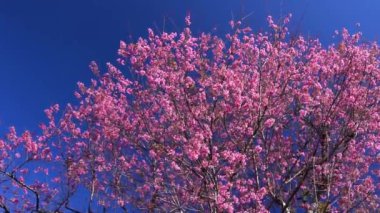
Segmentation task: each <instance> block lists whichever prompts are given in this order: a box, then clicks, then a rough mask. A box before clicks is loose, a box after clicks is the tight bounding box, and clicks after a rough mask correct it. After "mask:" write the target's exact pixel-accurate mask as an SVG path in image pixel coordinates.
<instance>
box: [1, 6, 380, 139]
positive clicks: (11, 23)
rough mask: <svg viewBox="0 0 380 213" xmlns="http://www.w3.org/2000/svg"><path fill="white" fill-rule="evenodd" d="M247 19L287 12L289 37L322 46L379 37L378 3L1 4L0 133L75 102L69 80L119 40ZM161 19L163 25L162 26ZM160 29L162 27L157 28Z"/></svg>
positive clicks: (260, 21) (257, 23)
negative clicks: (352, 34)
mask: <svg viewBox="0 0 380 213" xmlns="http://www.w3.org/2000/svg"><path fill="white" fill-rule="evenodd" d="M251 12H253V14H252V15H251V16H249V17H248V18H247V19H246V23H247V24H249V25H250V26H251V27H252V28H253V29H254V30H255V31H259V30H262V29H265V27H266V21H265V19H266V17H267V15H273V16H274V17H275V19H276V18H279V17H281V16H285V15H286V14H288V13H289V12H290V13H292V14H293V17H294V18H293V19H292V23H291V27H290V28H291V30H292V31H291V32H292V33H296V32H301V33H302V34H304V35H308V36H312V37H319V38H320V39H321V41H322V42H323V43H324V44H325V45H327V44H330V43H332V42H334V41H336V40H334V39H333V38H332V35H333V32H334V30H335V29H341V28H342V27H344V26H346V27H347V28H349V29H351V30H357V27H355V24H356V23H360V24H361V27H360V28H359V30H360V31H362V32H363V34H364V38H365V39H366V40H378V39H379V38H380V37H379V36H380V1H378V0H360V1H359V0H251V1H249V0H186V1H185V0H160V1H159V0H134V1H132V0H0V133H3V132H4V131H5V130H6V129H7V128H8V127H9V126H10V125H15V126H16V127H17V128H18V129H19V130H23V129H26V128H27V129H32V130H36V129H37V125H38V124H39V123H40V122H43V121H45V117H44V113H43V110H44V109H45V108H47V107H49V106H50V105H52V104H55V103H58V104H60V105H62V106H64V105H65V104H66V103H67V102H75V99H74V96H73V92H74V90H75V89H76V82H78V81H83V82H89V79H90V78H91V77H92V74H91V72H90V71H89V69H88V64H89V62H90V61H91V60H95V61H97V62H98V63H99V64H100V65H101V67H104V65H105V63H106V62H113V63H115V59H116V56H117V55H116V51H117V48H118V45H119V41H120V40H126V41H134V40H136V39H137V38H138V37H140V36H143V37H145V36H146V35H147V31H146V29H147V28H148V27H151V28H153V29H154V30H155V31H156V32H157V31H162V30H163V29H165V31H173V30H174V31H176V30H180V29H182V28H183V27H184V21H183V20H184V17H185V15H186V14H187V13H190V14H191V16H192V22H193V25H192V29H193V32H194V33H195V34H197V33H199V32H202V31H214V32H217V33H220V34H221V35H222V33H223V32H226V31H227V30H228V29H229V28H228V21H229V20H231V19H232V18H234V19H239V18H241V17H244V16H246V15H247V14H250V13H251ZM164 19H165V25H164ZM164 26H165V27H164Z"/></svg>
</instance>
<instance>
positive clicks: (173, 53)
mask: <svg viewBox="0 0 380 213" xmlns="http://www.w3.org/2000/svg"><path fill="white" fill-rule="evenodd" d="M289 18H290V17H286V18H285V19H284V20H283V22H281V23H280V24H276V23H275V22H274V21H273V20H272V18H271V17H268V22H269V26H270V31H269V32H265V33H253V32H252V30H251V29H250V28H248V27H247V28H244V27H242V24H241V23H240V22H231V26H232V29H233V30H232V33H230V34H227V35H226V36H225V37H218V36H216V35H212V34H209V33H202V34H200V35H199V36H194V35H193V34H192V32H191V30H190V28H189V25H190V17H187V18H186V25H187V26H186V28H185V29H184V31H183V32H181V33H179V34H177V33H166V32H164V33H162V34H159V35H157V34H154V32H153V31H152V30H149V36H148V38H146V39H144V38H140V39H139V40H138V41H137V42H135V43H129V44H127V43H125V42H120V48H119V51H118V53H119V56H120V58H119V59H118V62H119V64H120V65H119V67H121V68H123V70H125V71H120V70H119V69H118V68H117V67H116V66H114V65H112V64H108V65H107V66H108V70H107V72H105V73H102V72H101V71H100V70H99V68H98V66H97V65H96V63H95V62H93V63H91V65H90V67H91V69H92V71H93V72H94V74H95V75H96V76H97V78H96V80H92V83H91V85H88V86H86V85H84V84H82V83H79V84H78V85H79V90H78V91H77V92H76V93H75V95H76V97H77V98H78V100H79V103H78V104H69V105H67V107H66V108H65V110H64V111H63V112H62V114H61V116H60V118H59V119H57V116H55V115H54V113H56V112H57V111H58V106H54V107H52V108H50V109H48V110H46V113H47V115H48V118H49V120H50V122H49V124H47V125H42V130H43V131H42V132H43V134H41V136H36V137H32V135H31V133H29V132H25V133H24V134H23V135H22V136H19V137H18V136H17V134H16V133H15V130H14V129H11V132H10V134H9V135H8V138H7V139H6V140H0V147H1V148H2V149H1V155H0V173H1V180H4V182H1V183H0V186H1V187H2V188H1V190H2V191H1V193H2V194H1V197H0V207H1V208H3V209H4V210H5V211H10V210H12V209H23V208H24V209H25V208H28V209H31V210H33V211H35V212H36V211H37V212H42V211H44V210H49V211H58V212H60V211H62V212H63V211H73V212H79V211H80V210H75V209H74V208H73V207H72V196H74V195H75V193H76V191H77V190H78V189H79V188H81V187H85V188H86V192H85V193H87V194H88V197H89V199H88V203H86V207H87V209H88V210H89V211H98V210H99V209H107V208H111V209H114V208H116V209H119V210H120V211H121V210H124V211H129V210H132V211H142V212H161V211H162V212H169V211H170V212H268V211H271V210H275V209H280V210H281V211H282V212H293V211H298V210H304V211H307V210H311V211H318V212H329V211H339V212H341V211H352V210H361V211H364V212H366V211H371V210H375V209H378V208H379V203H380V199H379V193H380V184H379V178H380V177H379V176H380V170H379V167H380V165H379V163H380V157H379V156H380V155H379V153H380V142H379V139H380V138H379V126H380V114H379V113H380V111H379V110H380V108H379V97H380V87H379V86H380V70H379V53H380V52H379V49H378V46H377V44H375V43H371V44H366V43H363V42H360V36H361V34H360V33H357V34H353V35H350V34H349V32H348V31H347V30H346V29H343V30H342V32H341V33H340V34H341V37H342V39H341V41H340V43H339V44H337V45H331V46H329V47H327V48H325V47H323V46H322V45H321V44H320V42H319V41H318V40H312V39H310V40H309V39H305V38H304V37H302V36H299V37H295V38H289V37H288V36H287V32H288V31H287V28H286V24H287V23H288V22H289ZM124 67H125V69H124ZM39 162H44V163H39ZM32 169H34V170H35V172H36V173H37V174H35V175H31V173H33V172H32ZM49 169H50V170H51V171H53V172H51V173H52V174H49ZM57 172H58V174H59V175H61V174H64V176H63V178H59V176H58V175H57V174H56V173H57ZM41 177H42V178H41ZM27 178H29V179H27ZM56 184H59V185H60V186H61V187H54V186H55V185H56ZM82 193H83V192H82ZM52 195H53V196H52Z"/></svg>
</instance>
